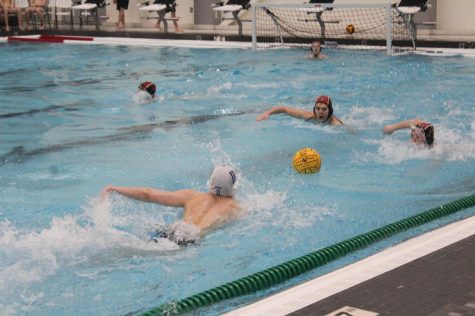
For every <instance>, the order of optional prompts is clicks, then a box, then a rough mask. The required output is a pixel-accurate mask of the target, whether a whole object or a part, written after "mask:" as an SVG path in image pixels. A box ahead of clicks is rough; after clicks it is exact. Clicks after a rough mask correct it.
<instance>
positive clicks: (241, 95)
mask: <svg viewBox="0 0 475 316" xmlns="http://www.w3.org/2000/svg"><path fill="white" fill-rule="evenodd" d="M306 54H307V52H306V51H303V50H293V49H288V50H272V51H260V52H252V51H250V50H219V49H192V48H166V47H164V48H143V47H142V48H140V47H126V46H119V47H109V46H63V45H41V44H40V45H24V44H17V45H2V46H1V49H0V57H1V60H10V61H11V62H9V63H8V64H6V63H2V65H1V66H0V67H1V68H0V90H1V94H0V109H1V110H0V130H1V131H2V141H1V143H0V170H1V171H0V188H1V190H0V199H1V201H2V203H1V204H0V226H1V229H0V280H1V281H0V309H1V310H3V311H5V313H6V314H7V315H13V314H15V315H16V314H20V315H21V314H27V313H28V314H29V313H33V314H35V315H64V314H71V315H84V314H100V315H112V314H127V313H132V314H134V313H137V312H140V311H144V310H147V309H148V308H151V307H154V306H157V305H160V304H162V303H164V302H167V301H170V300H174V299H180V298H183V297H187V296H190V295H192V294H195V293H197V292H201V291H204V290H206V289H208V288H210V287H214V286H218V285H221V284H223V283H225V282H228V281H232V280H235V279H237V278H240V277H243V276H246V275H248V274H250V273H254V272H257V271H260V270H262V269H265V268H268V267H271V266H274V265H276V264H278V263H281V262H284V261H287V260H290V259H293V258H295V257H298V256H301V255H304V254H306V253H308V252H310V251H314V250H317V249H320V248H322V247H325V246H328V245H331V244H334V243H336V242H339V241H341V240H344V239H347V238H350V237H353V236H355V235H358V234H361V233H364V232H366V231H369V230H371V229H374V228H378V227H380V226H383V225H385V224H388V223H391V222H394V221H396V220H399V219H403V218H405V217H408V216H411V215H414V214H416V213H419V212H421V211H424V210H427V209H430V208H433V207H436V206H439V205H441V204H443V203H446V202H449V201H452V200H455V199H458V198H460V197H463V196H466V195H468V194H472V193H473V192H474V189H475V163H474V161H475V110H474V106H473V100H474V99H475V98H474V96H475V92H473V89H472V88H471V85H472V82H473V80H474V79H475V60H473V59H467V58H461V57H448V58H433V57H425V56H398V57H390V56H386V55H384V54H381V53H377V52H360V51H354V52H353V51H340V50H335V51H327V52H326V54H327V55H328V56H329V58H327V59H326V60H323V61H315V60H309V59H306V58H305V55H306ZM145 80H152V81H154V82H156V83H157V88H158V94H159V97H158V100H157V101H156V102H154V103H153V104H148V105H137V104H134V102H133V101H132V99H133V98H132V97H133V94H134V93H135V89H136V86H137V85H138V83H139V82H141V81H145ZM319 94H329V95H331V96H332V98H333V102H334V107H335V114H336V115H337V116H338V117H339V118H341V119H342V120H343V121H344V122H345V123H346V124H347V126H346V127H344V128H338V127H326V126H324V127H322V126H315V125H312V124H309V123H305V122H302V121H297V120H293V119H291V118H289V117H284V116H272V117H271V118H270V119H269V120H268V121H265V122H259V123H257V122H255V117H256V115H257V113H260V112H262V111H264V110H265V109H267V108H269V107H270V106H272V105H275V104H286V105H295V106H299V107H307V108H311V107H312V105H313V100H314V98H315V96H316V95H319ZM413 117H420V118H423V119H426V120H428V121H430V122H432V123H434V124H435V126H436V145H435V147H434V148H433V149H432V150H425V149H423V150H421V149H417V148H415V147H414V146H412V145H411V144H410V143H409V141H408V139H409V134H408V131H400V132H396V133H395V134H394V135H392V136H390V137H387V136H386V137H384V136H383V135H382V127H383V125H385V124H389V123H392V122H396V121H399V120H403V119H408V118H413ZM301 147H313V148H316V149H317V150H318V151H319V152H320V154H321V156H322V160H323V165H322V169H321V171H320V172H319V173H318V174H316V175H310V176H309V175H298V174H296V173H295V172H294V171H293V170H292V168H291V166H290V161H291V158H292V156H293V154H294V153H295V151H297V150H298V149H300V148H301ZM220 163H228V164H232V165H233V166H235V167H236V169H237V170H238V171H239V175H238V176H239V177H240V181H239V188H238V200H240V202H241V203H242V204H243V206H244V210H243V212H242V213H243V214H242V216H241V218H240V219H238V220H237V221H234V222H232V223H229V224H227V225H225V226H223V227H221V228H220V229H218V230H216V231H213V232H212V233H210V234H209V235H207V236H206V237H205V238H204V239H203V240H201V242H200V244H199V245H197V246H190V247H186V248H178V247H177V246H176V245H174V244H172V243H166V242H164V243H160V244H155V243H150V242H148V241H147V232H148V230H149V228H150V227H151V226H152V225H153V224H154V223H157V222H172V221H174V220H175V219H177V218H179V217H180V215H181V212H180V211H178V210H175V209H172V208H166V207H161V206H157V205H152V204H143V203H138V202H133V201H131V200H127V199H124V198H121V197H114V198H113V199H112V202H111V203H102V204H101V203H98V200H97V195H98V193H99V191H100V190H101V188H102V187H103V186H105V185H106V184H117V185H143V186H152V187H158V188H165V189H169V190H175V189H181V188H190V187H193V188H197V189H199V190H205V189H206V181H207V179H208V177H209V174H210V172H211V170H212V169H213V166H214V165H216V164H220ZM474 213H475V210H474V209H473V208H472V209H468V210H465V211H462V212H460V213H458V214H456V215H454V216H452V217H451V218H447V219H443V220H439V221H437V222H436V223H433V224H429V225H426V226H423V227H421V228H419V229H416V230H414V231H410V232H408V233H405V234H401V235H398V236H396V237H394V238H391V239H390V240H387V241H385V242H382V243H379V244H377V245H375V246H374V247H370V248H368V249H366V250H364V251H360V252H356V253H354V254H352V255H351V256H347V257H345V258H342V259H341V260H338V261H336V262H333V263H331V264H329V265H327V266H325V267H324V268H322V269H317V271H314V272H313V273H310V274H307V275H305V276H303V277H301V278H299V279H296V280H293V281H292V282H289V283H287V284H285V285H283V286H282V287H286V286H289V285H290V284H295V283H297V282H300V281H302V279H304V278H309V277H313V276H315V275H319V274H322V273H325V272H328V271H331V270H333V269H336V268H337V267H340V266H342V265H345V264H348V263H350V262H353V261H355V260H357V259H359V258H362V257H365V256H367V255H369V254H371V253H374V252H376V251H378V250H379V249H382V248H383V247H387V246H390V245H392V244H395V243H397V242H399V241H401V240H404V239H407V238H409V237H410V236H413V235H416V234H420V233H421V232H423V231H426V230H429V229H431V228H433V227H437V226H440V225H443V224H445V223H447V222H451V221H455V220H457V219H460V218H464V217H467V216H472V215H473V214H474ZM273 290H276V288H273V289H271V290H269V292H270V291H273ZM264 294H265V293H261V294H258V295H254V296H251V297H243V298H240V299H237V300H233V301H228V302H226V303H225V304H220V305H217V306H213V307H211V308H210V309H207V310H206V311H201V312H200V313H202V314H203V315H210V314H211V315H213V314H219V313H221V312H223V311H226V310H229V309H232V308H234V307H236V306H238V305H239V304H243V303H245V302H249V301H252V300H253V299H255V298H256V297H260V296H262V295H264Z"/></svg>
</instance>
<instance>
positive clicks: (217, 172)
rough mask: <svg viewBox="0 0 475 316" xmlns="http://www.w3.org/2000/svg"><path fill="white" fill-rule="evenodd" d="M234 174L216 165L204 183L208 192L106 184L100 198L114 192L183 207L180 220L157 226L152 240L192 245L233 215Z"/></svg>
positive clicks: (234, 203) (235, 207) (234, 210)
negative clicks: (206, 182)
mask: <svg viewBox="0 0 475 316" xmlns="http://www.w3.org/2000/svg"><path fill="white" fill-rule="evenodd" d="M235 185H236V173H235V172H234V170H233V169H232V168H231V167H229V166H218V167H216V168H215V169H214V171H213V174H212V175H211V178H210V179H209V181H208V192H198V191H195V190H191V189H185V190H178V191H163V190H158V189H152V188H145V187H118V186H112V185H108V186H106V187H105V188H104V189H103V190H102V192H101V195H102V199H105V198H106V197H107V196H108V194H109V193H111V192H116V193H119V194H121V195H124V196H127V197H129V198H132V199H135V200H139V201H144V202H152V203H158V204H161V205H165V206H172V207H183V208H184V209H185V212H184V214H183V218H182V220H181V221H179V222H177V223H174V224H172V225H161V226H160V227H157V228H156V229H157V231H156V232H154V235H155V236H153V237H152V239H153V240H155V241H157V238H167V239H170V240H171V241H173V242H175V243H177V244H178V245H186V244H189V243H194V242H195V241H196V240H197V239H199V238H200V237H201V236H202V235H203V234H204V233H206V231H208V230H210V229H212V228H215V227H216V226H218V225H219V224H220V223H223V222H225V221H227V220H230V219H232V218H233V217H235V216H236V215H237V211H238V210H239V205H238V203H237V202H236V200H235V199H234V190H235Z"/></svg>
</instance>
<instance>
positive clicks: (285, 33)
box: [252, 3, 415, 54]
mask: <svg viewBox="0 0 475 316" xmlns="http://www.w3.org/2000/svg"><path fill="white" fill-rule="evenodd" d="M252 10H253V12H252V13H253V26H252V37H253V46H254V48H272V47H279V46H290V47H292V46H297V47H298V46H305V47H308V46H309V44H310V43H311V42H312V41H314V40H320V41H321V42H322V44H323V45H324V46H327V47H329V46H331V47H334V48H359V49H381V50H386V51H387V52H388V53H391V54H392V53H401V52H407V51H411V50H413V49H415V38H414V35H415V30H414V26H413V24H412V23H411V17H409V16H407V15H405V14H402V13H401V12H399V11H398V10H397V9H396V8H395V7H393V6H391V5H390V4H323V3H322V4H315V3H314V4H283V3H258V4H255V5H254V6H253V8H252Z"/></svg>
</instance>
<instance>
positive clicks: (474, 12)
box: [437, 0, 475, 31]
mask: <svg viewBox="0 0 475 316" xmlns="http://www.w3.org/2000/svg"><path fill="white" fill-rule="evenodd" d="M437 29H441V30H452V31H456V30H464V31H475V1H474V0H438V1H437Z"/></svg>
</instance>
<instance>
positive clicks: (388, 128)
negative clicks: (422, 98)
mask: <svg viewBox="0 0 475 316" xmlns="http://www.w3.org/2000/svg"><path fill="white" fill-rule="evenodd" d="M421 122H423V121H422V120H420V119H412V120H407V121H402V122H399V123H396V124H392V125H386V126H384V128H383V133H384V134H392V133H393V132H394V131H397V130H398V129H403V128H410V127H411V126H413V125H416V124H419V123H421Z"/></svg>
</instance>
